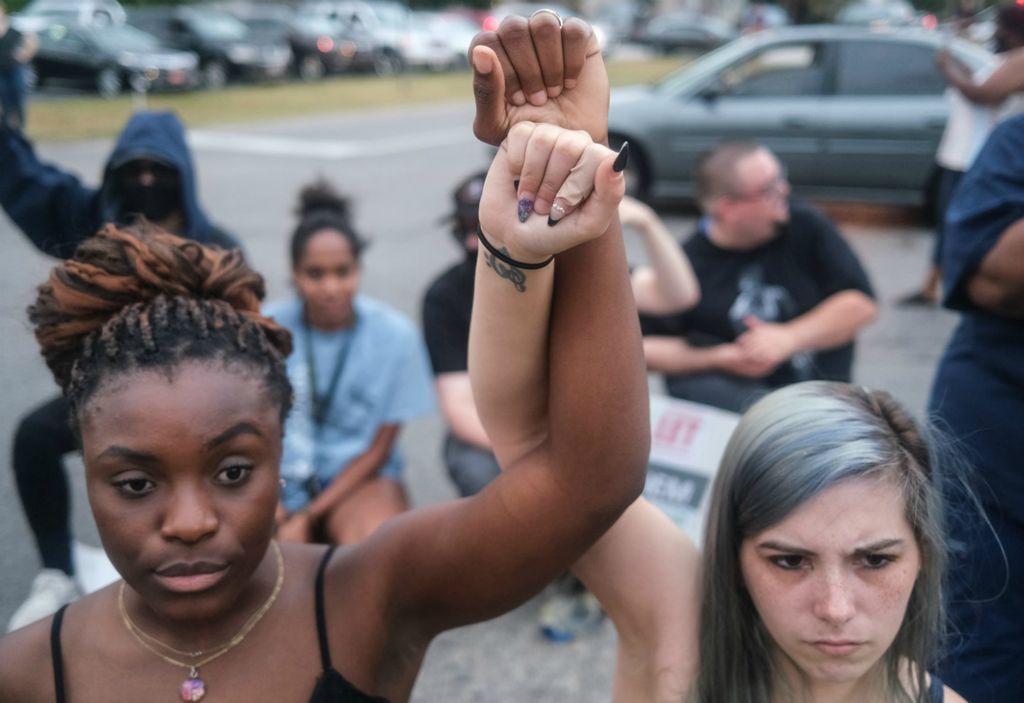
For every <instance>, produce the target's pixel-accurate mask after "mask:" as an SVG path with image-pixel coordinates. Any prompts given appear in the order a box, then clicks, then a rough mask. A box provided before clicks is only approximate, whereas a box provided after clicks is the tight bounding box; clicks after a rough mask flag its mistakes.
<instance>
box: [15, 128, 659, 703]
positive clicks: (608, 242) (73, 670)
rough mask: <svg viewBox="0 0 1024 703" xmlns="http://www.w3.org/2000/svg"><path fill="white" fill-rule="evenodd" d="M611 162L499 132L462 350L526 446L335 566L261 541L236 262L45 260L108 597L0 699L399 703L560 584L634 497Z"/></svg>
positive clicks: (199, 252)
mask: <svg viewBox="0 0 1024 703" xmlns="http://www.w3.org/2000/svg"><path fill="white" fill-rule="evenodd" d="M541 137H543V138H541ZM510 153H512V154H516V155H517V157H516V158H512V157H510V156H509V154H510ZM616 158H617V157H616V155H615V154H614V153H613V152H611V151H610V150H608V149H607V148H606V147H604V146H600V145H597V144H594V143H593V141H592V140H591V139H590V137H589V136H586V135H584V134H582V133H579V132H569V131H567V130H562V129H560V128H556V127H549V128H545V129H544V130H540V129H538V130H537V133H536V134H535V133H534V132H533V130H531V129H526V128H523V129H514V130H512V132H511V133H510V134H509V136H508V138H507V140H506V142H505V146H504V148H502V149H501V150H499V152H498V154H497V156H496V157H495V161H494V164H492V167H491V170H490V172H489V176H488V179H487V185H486V186H485V194H484V200H483V202H482V203H481V223H482V224H483V226H484V228H485V229H486V231H487V239H488V241H489V242H490V243H489V244H488V245H487V246H489V247H490V249H489V251H491V252H493V254H492V255H490V256H487V257H481V260H480V266H479V269H478V277H479V280H478V283H477V286H476V291H477V293H476V296H477V297H476V308H475V310H474V315H475V316H476V317H477V321H476V322H474V332H473V342H472V343H473V345H474V352H473V353H474V354H475V355H476V356H477V357H479V358H484V359H487V360H488V362H487V363H486V364H484V365H483V368H484V369H485V371H486V372H488V374H489V377H488V378H480V379H479V383H478V384H477V385H478V386H479V387H480V389H481V392H482V393H483V394H484V395H485V396H486V395H491V396H495V395H500V394H501V393H504V392H506V391H512V392H515V389H516V387H524V388H525V387H526V386H527V385H529V387H530V388H531V389H532V388H534V387H535V384H536V383H537V381H538V379H541V381H540V382H541V383H542V384H543V385H544V387H545V392H544V393H543V395H542V397H540V398H536V399H534V402H533V403H532V404H531V415H530V417H529V423H530V436H529V447H526V446H525V445H519V447H520V448H522V449H526V451H525V453H523V454H520V455H518V456H516V458H515V459H514V460H512V461H509V462H508V463H506V468H507V469H508V470H507V472H506V473H505V474H504V475H502V476H501V477H500V478H499V479H498V480H496V481H494V482H493V483H492V484H491V485H490V486H489V487H488V488H487V489H486V490H484V491H482V492H481V493H480V494H479V495H477V496H474V497H472V498H468V499H465V500H462V501H457V502H453V503H449V504H444V505H439V506H433V507H430V508H426V509H421V510H413V511H409V512H406V513H404V514H403V515H401V516H398V517H397V518H395V519H393V520H391V521H389V522H388V523H386V524H385V525H384V526H382V527H381V528H380V529H378V530H376V531H375V532H374V533H373V534H372V535H371V536H370V537H369V538H368V539H366V540H364V541H362V542H360V543H359V544H357V545H354V546H351V547H343V548H340V549H337V550H334V548H328V549H324V548H323V547H317V546H310V545H290V544H289V545H284V546H278V545H277V543H276V542H274V541H273V535H274V530H275V514H276V511H277V505H278V492H279V477H280V473H279V468H280V461H281V456H282V433H283V427H284V424H283V423H284V418H285V416H286V415H287V413H288V410H289V407H290V404H291V399H292V393H291V386H290V384H289V381H288V376H287V373H286V369H285V363H284V357H285V355H286V354H287V353H288V351H289V348H290V336H289V334H288V333H287V331H286V330H285V329H283V328H282V327H281V326H279V325H278V324H277V323H276V322H274V321H272V320H271V319H269V318H266V317H264V316H262V315H261V314H260V311H259V303H260V299H261V298H262V296H263V282H262V279H261V278H260V277H259V276H258V275H257V274H255V273H254V272H253V271H251V270H250V269H249V268H248V267H247V266H246V264H245V263H244V261H243V260H242V257H241V256H240V255H239V254H238V253H237V252H227V251H223V250H217V249H209V248H204V247H202V246H200V245H198V244H196V243H194V242H188V241H186V240H182V239H179V238H176V237H174V236H172V235H168V234H165V233H160V232H147V231H144V230H143V231H122V230H117V229H114V228H113V227H108V228H107V229H105V230H104V231H102V232H101V233H100V234H99V236H97V237H96V238H94V239H91V240H89V241H87V242H86V243H84V244H83V245H82V246H81V247H80V248H79V249H78V251H77V252H76V254H75V256H74V257H73V258H72V259H71V260H69V261H67V262H65V263H63V264H62V265H60V266H58V267H56V268H55V269H54V270H53V272H52V274H51V276H50V279H49V281H48V282H47V283H46V284H44V285H43V286H41V287H40V291H39V296H38V299H37V301H36V303H35V304H34V305H33V306H32V307H31V308H30V319H31V321H32V322H33V324H34V326H35V329H36V334H37V338H38V340H39V342H40V346H41V348H42V352H43V356H44V358H45V360H46V362H47V364H48V365H49V367H50V368H51V370H52V371H53V374H54V377H55V378H56V379H57V381H58V382H59V383H60V384H61V385H62V387H63V388H64V390H65V393H66V395H67V397H68V400H69V403H70V406H71V408H72V414H73V421H74V425H75V427H76V428H77V431H78V432H79V434H80V438H81V442H82V454H83V460H84V464H85V483H86V489H87V492H88V495H89V501H90V505H91V507H92V511H93V515H94V517H95V520H96V525H97V528H98V531H99V534H100V538H101V540H102V543H103V546H104V548H105V550H106V551H107V553H108V555H109V557H110V559H111V562H112V563H113V564H114V566H115V567H116V568H117V570H118V572H119V573H120V574H121V576H122V577H123V581H122V582H120V583H118V584H114V585H112V586H110V587H108V588H106V589H103V590H101V591H99V592H97V593H95V594H92V595H90V596H88V597H86V598H84V599H82V600H81V601H78V602H76V603H74V604H72V605H71V606H69V607H66V608H65V609H62V610H60V611H58V613H57V614H56V615H55V616H53V617H52V618H47V619H46V620H44V621H40V622H39V623H36V624H33V625H30V626H28V627H26V628H23V629H22V630H19V631H17V632H15V633H13V634H12V635H10V636H9V637H8V638H7V639H5V640H2V641H0V700H5V701H6V700H17V701H19V702H21V701H25V702H31V701H47V702H48V703H49V702H50V701H54V700H57V701H64V700H68V699H69V697H71V696H73V699H74V700H76V701H109V700H131V701H137V700H146V699H149V698H152V697H153V696H154V695H155V696H164V695H167V696H170V695H171V694H172V692H174V691H178V692H180V695H181V698H182V699H183V700H190V701H196V700H200V699H202V698H204V697H205V696H209V697H210V699H211V700H217V701H224V702H225V703H230V702H232V701H254V700H259V701H264V700H276V701H296V702H298V701H307V700H310V701H315V702H317V703H320V702H326V701H331V702H335V701H352V702H358V701H371V700H375V701H376V700H387V701H392V702H400V701H405V700H407V699H408V698H409V695H410V692H411V690H412V686H413V682H414V680H415V677H416V674H417V671H418V669H419V667H420V665H421V662H422V661H423V657H424V655H425V654H426V648H427V646H428V645H429V643H430V641H431V640H432V638H433V637H434V636H435V635H436V634H438V633H439V632H441V631H442V630H445V629H448V628H451V627H456V626H459V625H463V624H467V623H470V622H476V621H480V620H483V619H486V618H488V617H493V616H495V615H498V614H500V613H502V612H504V611H506V610H508V609H510V608H512V607H514V606H516V605H518V604H519V603H522V602H523V601H524V600H526V599H527V598H528V597H530V596H531V595H533V594H535V593H537V592H538V591H539V590H540V589H541V588H542V587H543V586H544V585H545V584H546V583H547V582H549V581H550V580H551V578H553V577H554V576H555V575H557V574H558V573H560V572H561V571H562V570H563V569H564V568H565V567H566V566H567V565H568V564H569V563H570V562H571V561H572V560H573V559H575V558H576V557H577V556H579V554H580V553H582V552H583V551H584V550H585V549H586V548H587V547H588V546H589V545H590V544H591V543H592V542H593V541H594V540H595V539H597V537H598V536H599V535H600V534H601V532H602V531H603V530H605V529H606V528H607V527H608V525H609V524H611V523H612V522H614V520H615V518H616V517H617V516H618V515H619V514H620V513H621V512H622V510H624V509H625V507H626V506H627V505H628V504H629V503H630V502H632V500H633V499H634V498H635V497H636V495H637V494H638V492H639V490H640V487H641V484H642V476H643V469H644V465H645V459H646V449H647V442H648V430H647V424H646V422H645V419H646V384H645V374H644V369H643V361H642V354H641V347H640V339H639V328H638V327H639V326H638V323H637V319H636V314H635V311H634V308H633V304H632V294H631V290H630V284H629V278H628V272H627V267H626V264H625V257H624V251H623V247H622V242H621V238H620V236H619V233H618V226H617V223H616V212H617V207H618V203H619V201H620V199H621V197H622V194H623V192H624V190H625V185H624V182H623V177H622V174H621V173H620V172H619V171H621V164H619V167H618V168H616V169H614V170H613V167H612V166H613V161H615V160H616ZM619 161H621V158H620V159H619ZM527 172H529V173H538V172H539V173H545V174H546V178H547V179H548V180H549V181H552V182H555V183H556V185H559V186H561V187H563V188H565V189H567V190H568V191H571V192H573V193H587V192H589V191H590V190H593V194H592V195H590V196H589V197H588V198H587V199H586V200H585V201H584V202H583V203H582V204H579V205H578V208H576V209H574V211H572V210H573V209H572V208H569V209H568V210H569V211H568V214H567V215H566V216H565V217H564V218H563V219H562V221H560V222H559V223H558V226H557V227H551V226H549V225H548V223H547V221H546V218H545V217H541V216H531V217H529V218H527V221H526V222H522V221H521V220H520V217H519V212H518V211H519V209H520V208H519V205H518V203H517V198H516V189H515V188H514V187H513V185H512V181H513V179H515V178H517V177H519V176H520V174H522V173H527ZM606 232H607V234H605V233H606ZM602 234H605V236H603V237H602V236H601V235H602ZM483 237H484V235H481V239H482V241H483ZM556 254H557V255H558V262H557V276H556V275H555V273H556V272H555V269H556V266H555V264H554V262H553V261H552V259H553V257H554V255H556ZM591 335H598V337H599V338H600V339H604V340H606V341H605V342H604V343H603V344H602V345H599V346H597V347H595V346H594V345H593V344H591V342H590V340H591ZM492 363H498V364H499V365H500V371H499V370H498V369H496V368H495V367H493V366H492V365H491V364H492ZM474 373H476V374H477V376H479V372H478V371H475V372H474ZM581 388H585V389H586V392H585V393H581V392H580V389H581ZM521 419H523V418H521ZM51 661H52V663H53V666H52V668H50V667H48V666H45V665H44V663H45V662H51ZM311 694H312V697H310V696H311Z"/></svg>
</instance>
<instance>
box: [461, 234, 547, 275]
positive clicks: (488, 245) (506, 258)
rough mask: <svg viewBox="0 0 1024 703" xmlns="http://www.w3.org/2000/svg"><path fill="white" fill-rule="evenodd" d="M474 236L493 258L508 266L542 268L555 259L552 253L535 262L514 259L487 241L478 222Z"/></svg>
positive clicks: (531, 268)
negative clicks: (544, 258) (528, 262)
mask: <svg viewBox="0 0 1024 703" xmlns="http://www.w3.org/2000/svg"><path fill="white" fill-rule="evenodd" d="M476 236H478V237H479V238H480V243H481V244H483V245H484V249H486V250H487V251H489V252H491V253H492V254H494V258H496V259H498V260H499V261H503V262H505V263H506V264H508V265H509V266H514V267H516V268H518V269H528V270H530V271H533V270H536V269H542V268H544V267H545V266H547V265H548V264H550V263H551V262H552V261H554V260H555V256H554V254H552V255H551V256H549V257H548V258H547V259H546V260H544V261H541V262H540V263H536V264H527V263H524V262H522V261H516V260H515V259H513V258H512V257H511V256H509V255H508V254H506V253H505V252H503V251H499V250H498V249H497V248H496V247H495V246H494V245H493V244H491V243H490V242H489V241H487V237H485V236H484V230H483V228H482V227H481V226H480V225H479V224H477V226H476Z"/></svg>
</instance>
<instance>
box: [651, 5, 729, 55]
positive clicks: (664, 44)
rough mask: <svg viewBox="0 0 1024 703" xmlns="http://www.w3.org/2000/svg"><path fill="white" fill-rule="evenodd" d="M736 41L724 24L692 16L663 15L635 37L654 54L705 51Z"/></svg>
mask: <svg viewBox="0 0 1024 703" xmlns="http://www.w3.org/2000/svg"><path fill="white" fill-rule="evenodd" d="M735 38H736V30H735V29H734V28H733V27H732V26H730V25H729V23H728V22H726V21H725V20H721V19H719V18H717V17H711V16H708V15H698V14H696V13H693V12H666V13H665V14H662V15H658V16H657V17H654V18H653V19H651V21H650V22H648V23H647V26H646V27H645V28H644V29H643V30H642V31H641V32H640V34H639V35H638V36H637V43H638V44H645V45H647V46H649V47H651V48H652V49H654V50H655V51H659V52H662V53H671V52H673V51H681V50H697V51H707V50H709V49H714V48H715V47H718V46H721V45H722V44H725V43H726V42H729V41H732V40H733V39H735Z"/></svg>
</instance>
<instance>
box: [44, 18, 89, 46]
mask: <svg viewBox="0 0 1024 703" xmlns="http://www.w3.org/2000/svg"><path fill="white" fill-rule="evenodd" d="M40 44H41V45H42V46H43V47H44V48H47V49H60V50H62V51H85V49H86V43H85V40H84V39H83V38H82V37H81V36H80V35H79V34H78V32H76V31H75V30H74V29H72V28H70V27H68V26H66V25H63V24H53V25H50V26H49V27H47V28H46V29H45V30H44V31H43V32H42V34H41V35H40Z"/></svg>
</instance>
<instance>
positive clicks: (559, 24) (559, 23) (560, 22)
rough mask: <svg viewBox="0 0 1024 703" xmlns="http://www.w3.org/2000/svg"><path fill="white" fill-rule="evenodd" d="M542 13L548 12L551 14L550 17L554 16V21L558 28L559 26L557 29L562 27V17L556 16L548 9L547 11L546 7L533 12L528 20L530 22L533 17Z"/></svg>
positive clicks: (555, 13)
mask: <svg viewBox="0 0 1024 703" xmlns="http://www.w3.org/2000/svg"><path fill="white" fill-rule="evenodd" d="M542 12H549V13H551V14H552V15H554V16H555V19H556V20H558V26H559V27H561V26H562V16H561V15H559V14H558V13H557V12H555V11H554V10H550V9H548V8H546V7H542V8H541V9H539V10H537V11H536V12H534V13H533V14H532V15H530V19H531V20H532V19H533V18H534V17H536V16H537V15H539V14H540V13H542Z"/></svg>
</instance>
